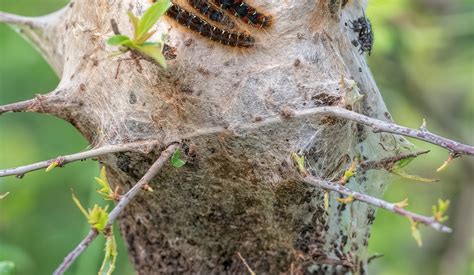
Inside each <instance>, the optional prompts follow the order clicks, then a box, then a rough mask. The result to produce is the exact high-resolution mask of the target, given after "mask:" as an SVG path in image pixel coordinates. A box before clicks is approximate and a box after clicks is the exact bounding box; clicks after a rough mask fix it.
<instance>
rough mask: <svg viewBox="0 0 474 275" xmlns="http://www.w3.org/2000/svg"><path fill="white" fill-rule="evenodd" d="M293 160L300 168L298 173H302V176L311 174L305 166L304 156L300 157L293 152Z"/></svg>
mask: <svg viewBox="0 0 474 275" xmlns="http://www.w3.org/2000/svg"><path fill="white" fill-rule="evenodd" d="M291 158H292V159H293V162H294V163H295V165H296V167H297V168H298V172H300V174H301V175H303V176H307V175H308V174H309V173H308V171H307V170H306V167H305V166H304V155H302V156H299V155H298V154H297V153H294V152H293V153H291Z"/></svg>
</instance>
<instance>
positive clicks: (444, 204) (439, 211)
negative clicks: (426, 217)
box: [432, 199, 450, 222]
mask: <svg viewBox="0 0 474 275" xmlns="http://www.w3.org/2000/svg"><path fill="white" fill-rule="evenodd" d="M449 204H450V201H449V200H442V199H438V206H436V205H433V207H432V210H433V217H434V218H435V220H437V221H438V222H445V221H447V220H448V216H445V215H444V214H445V213H446V211H447V210H448V207H449Z"/></svg>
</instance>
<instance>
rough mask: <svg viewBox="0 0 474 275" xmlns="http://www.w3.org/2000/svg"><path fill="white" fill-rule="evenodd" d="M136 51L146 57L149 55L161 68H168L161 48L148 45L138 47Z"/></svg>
mask: <svg viewBox="0 0 474 275" xmlns="http://www.w3.org/2000/svg"><path fill="white" fill-rule="evenodd" d="M136 50H137V51H139V52H141V53H142V54H144V55H147V56H149V57H151V58H153V60H155V61H156V63H158V64H159V65H160V66H161V67H163V68H166V59H165V57H164V56H163V54H162V53H161V49H160V48H158V47H156V46H152V45H146V46H137V47H136Z"/></svg>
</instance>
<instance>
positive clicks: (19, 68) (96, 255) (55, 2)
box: [0, 0, 474, 275]
mask: <svg viewBox="0 0 474 275" xmlns="http://www.w3.org/2000/svg"><path fill="white" fill-rule="evenodd" d="M65 3H66V1H63V0H43V1H40V2H34V1H31V0H29V1H28V0H16V1H10V0H0V10H2V11H9V12H14V13H18V14H23V15H41V14H45V13H48V12H51V11H54V10H55V9H58V8H59V7H61V6H62V5H64V4H65ZM367 15H368V16H369V17H370V18H371V19H372V23H373V27H374V31H375V35H376V37H375V47H374V50H373V52H372V56H371V57H369V58H368V59H369V62H370V64H371V68H372V70H373V72H374V76H375V78H376V79H377V83H378V85H379V87H380V89H381V91H382V94H383V96H384V98H385V100H386V103H387V105H388V107H389V110H390V111H391V113H392V115H393V117H394V119H395V121H397V122H398V123H400V124H402V125H407V126H411V127H418V126H419V125H420V124H421V119H422V118H426V119H427V121H428V127H429V128H430V129H431V130H432V131H434V132H436V133H439V134H442V135H445V136H447V137H451V138H455V139H458V140H462V141H464V142H466V143H469V144H474V133H473V116H474V108H473V106H474V83H473V79H474V67H473V60H474V47H473V45H474V28H473V22H474V19H473V18H474V5H473V2H472V1H471V0H464V1H462V0H460V1H442V0H417V1H409V0H384V1H381V0H374V1H369V9H368V12H367ZM469 22H470V23H469ZM58 81H59V80H58V78H57V77H56V76H55V75H54V73H53V72H52V70H51V69H50V68H49V67H48V65H47V64H46V63H45V62H44V61H43V60H42V58H41V57H40V56H39V54H38V53H37V52H36V51H35V50H34V49H33V48H32V47H31V46H30V45H28V44H27V43H26V42H25V41H24V40H23V39H22V38H21V37H20V36H18V35H17V34H16V33H14V31H12V29H10V28H9V27H7V26H5V25H0V104H6V103H10V102H16V101H20V100H24V99H28V98H31V97H33V96H34V95H35V94H37V93H43V92H47V91H51V90H52V89H54V88H55V86H56V85H57V84H58ZM413 142H414V143H415V144H416V145H418V146H419V147H420V148H424V149H430V150H432V153H431V154H429V155H428V156H422V157H420V159H418V160H415V161H414V162H413V164H412V165H411V166H410V167H409V170H411V172H412V173H415V174H419V175H424V176H428V177H438V178H440V179H441V182H438V183H435V184H429V185H428V184H420V183H414V182H407V181H406V180H400V179H397V178H394V182H393V184H392V185H391V187H390V188H389V190H388V192H387V193H386V195H385V199H387V200H390V201H400V200H402V199H404V198H407V197H408V198H409V200H410V206H409V208H408V209H410V210H413V211H417V212H420V213H424V214H427V215H429V214H430V209H431V205H432V204H434V203H435V202H436V201H437V199H438V198H445V199H450V200H451V201H452V202H453V207H452V209H451V211H450V212H449V213H448V215H450V217H451V219H450V220H449V221H448V224H449V225H450V226H454V229H455V233H453V234H452V235H442V234H440V233H437V232H433V231H432V230H430V229H422V234H423V239H424V244H425V245H424V246H423V247H422V248H418V247H417V246H416V243H415V241H414V240H413V239H412V238H411V236H410V228H409V222H408V221H407V220H406V219H404V218H401V217H398V216H395V215H393V214H390V213H387V212H384V211H383V210H380V211H378V214H377V219H376V221H375V224H374V227H373V230H372V238H371V240H370V244H369V250H370V251H371V253H375V252H378V253H382V254H384V255H385V256H384V257H382V258H380V259H376V260H374V261H373V262H372V263H371V265H370V269H371V271H372V273H373V274H390V275H391V274H404V275H405V274H441V273H444V274H474V263H473V260H472V259H473V255H474V240H473V233H472V232H469V231H468V232H466V230H465V229H466V228H467V229H468V228H469V227H468V225H466V223H469V222H472V216H473V211H474V209H473V202H472V201H470V200H468V201H467V202H466V199H465V198H464V199H463V195H464V197H465V194H466V192H471V197H472V191H473V187H472V186H473V183H472V178H473V172H472V171H471V169H472V167H473V161H472V160H468V159H467V158H466V159H463V160H457V161H455V162H454V163H453V164H452V165H451V166H450V167H449V168H448V169H447V170H446V171H444V172H442V173H440V174H436V173H435V169H436V168H437V167H438V166H439V165H440V164H441V163H442V162H443V161H444V160H445V159H446V158H447V152H446V151H444V150H442V149H439V148H436V147H435V146H431V145H428V144H425V143H421V142H418V141H413ZM86 147H87V142H86V141H85V140H84V138H83V137H82V136H81V135H80V134H79V133H78V132H77V131H76V130H75V129H74V128H73V127H72V126H71V125H69V124H68V123H66V122H64V121H62V120H59V119H56V118H53V117H50V116H47V115H39V114H21V113H15V114H6V115H2V117H1V118H0V167H1V168H5V167H12V166H16V165H22V164H26V163H29V162H33V161H39V160H43V159H47V158H52V157H55V156H57V155H61V154H67V153H72V152H76V151H79V150H83V149H85V148H86ZM98 174H99V169H98V164H97V163H95V162H93V161H86V162H78V163H73V164H68V165H67V167H66V168H63V169H58V168H57V169H54V170H53V171H51V172H49V173H44V172H43V171H37V172H34V173H31V174H27V175H26V176H25V178H23V179H22V180H19V179H15V178H2V179H0V193H4V192H6V191H9V192H10V195H9V196H8V197H7V198H5V199H4V200H2V201H1V202H0V261H1V260H11V261H13V262H15V264H16V267H17V274H49V273H51V271H52V270H53V269H54V268H55V267H56V265H57V264H58V263H59V262H60V261H61V260H62V258H63V257H64V256H65V255H66V254H67V253H68V252H69V251H70V250H71V249H72V248H73V247H74V246H75V245H76V244H77V243H78V242H79V241H80V240H81V239H82V238H83V236H85V234H86V232H87V230H88V226H87V223H86V221H85V220H84V218H83V216H82V214H81V213H80V212H79V211H78V210H77V208H76V207H75V205H74V203H73V202H72V200H71V190H70V189H71V188H72V189H74V192H75V193H76V194H77V196H78V197H80V198H81V201H82V202H83V203H84V204H85V205H88V206H92V205H93V203H94V202H99V201H100V198H99V196H98V195H97V194H96V193H95V188H96V185H95V182H94V179H93V178H94V176H97V175H98ZM463 215H464V216H463ZM466 215H467V216H471V217H470V218H469V217H468V218H466ZM463 220H465V222H464V223H463V222H462V221H463ZM464 227H465V228H464ZM459 240H462V241H463V242H461V245H460V243H459ZM118 241H119V260H118V261H117V269H116V270H117V274H133V272H132V269H131V266H130V263H129V260H128V259H127V256H126V249H125V247H124V245H123V243H122V242H121V240H118ZM464 247H467V248H466V249H464ZM102 249H103V238H102V239H101V240H100V241H97V242H96V243H94V244H93V245H92V246H91V247H90V248H89V249H88V250H87V251H86V252H85V253H84V255H83V256H81V258H80V259H79V261H78V262H77V263H76V264H74V265H73V267H72V268H71V270H70V272H69V273H68V274H94V273H96V272H97V270H98V268H99V266H100V263H101V260H102V256H103V251H102ZM448 271H452V272H449V273H446V272H448Z"/></svg>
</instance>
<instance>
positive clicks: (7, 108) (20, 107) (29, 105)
mask: <svg viewBox="0 0 474 275" xmlns="http://www.w3.org/2000/svg"><path fill="white" fill-rule="evenodd" d="M36 105H38V98H33V99H28V100H24V101H20V102H15V103H11V104H6V105H2V106H0V115H1V114H3V113H8V112H32V111H33V110H34V109H35V107H34V106H36Z"/></svg>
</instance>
